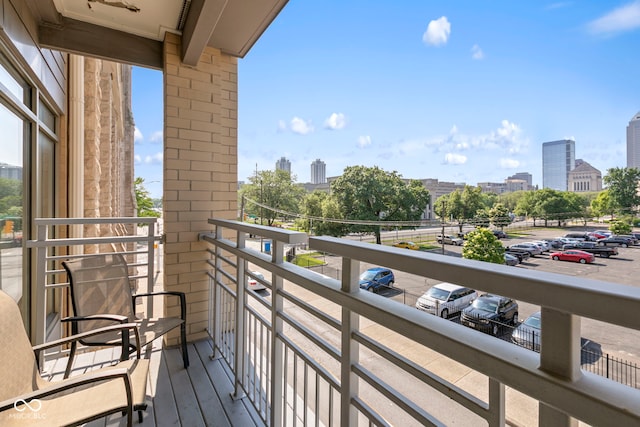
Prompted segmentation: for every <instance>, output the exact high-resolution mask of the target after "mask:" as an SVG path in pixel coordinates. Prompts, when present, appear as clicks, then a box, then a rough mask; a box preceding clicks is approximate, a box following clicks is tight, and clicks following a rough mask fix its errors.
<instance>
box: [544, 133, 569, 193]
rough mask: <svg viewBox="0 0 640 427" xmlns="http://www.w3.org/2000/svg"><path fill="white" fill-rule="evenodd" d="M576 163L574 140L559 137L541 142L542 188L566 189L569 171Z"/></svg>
mask: <svg viewBox="0 0 640 427" xmlns="http://www.w3.org/2000/svg"><path fill="white" fill-rule="evenodd" d="M575 164H576V142H575V141H573V140H571V139H561V140H559V141H550V142H545V143H543V144H542V188H551V189H553V190H559V191H567V185H568V180H569V171H570V170H571V169H573V168H574V167H575Z"/></svg>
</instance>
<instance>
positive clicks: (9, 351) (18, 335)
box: [0, 291, 44, 401]
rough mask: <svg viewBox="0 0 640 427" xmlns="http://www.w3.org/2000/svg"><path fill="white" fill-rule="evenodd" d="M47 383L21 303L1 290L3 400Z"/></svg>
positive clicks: (0, 381) (0, 389)
mask: <svg viewBox="0 0 640 427" xmlns="http://www.w3.org/2000/svg"><path fill="white" fill-rule="evenodd" d="M43 382H44V380H42V379H41V378H40V375H39V373H38V368H37V365H36V359H35V356H34V354H33V349H32V347H31V342H30V341H29V337H28V336H27V332H26V331H25V329H24V324H23V323H22V317H21V316H20V310H19V309H18V305H17V304H16V303H15V301H14V300H13V299H12V298H11V297H10V296H9V295H7V294H6V293H4V292H2V291H0V401H4V400H7V399H11V398H13V397H15V396H17V395H20V394H22V393H28V392H31V391H34V390H37V389H38V388H40V387H41V386H42V384H43Z"/></svg>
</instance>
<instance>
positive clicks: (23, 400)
mask: <svg viewBox="0 0 640 427" xmlns="http://www.w3.org/2000/svg"><path fill="white" fill-rule="evenodd" d="M114 329H118V330H134V331H135V329H136V326H135V325H134V324H131V323H125V324H119V325H114V326H109V327H106V328H103V329H101V330H98V331H90V332H86V333H84V334H81V335H80V336H70V337H67V338H63V339H60V340H56V341H52V342H49V343H46V344H42V345H38V346H35V347H32V346H31V342H30V341H29V337H28V336H27V333H26V331H25V328H24V325H23V323H22V318H21V316H20V310H19V309H18V305H17V304H16V303H15V302H14V301H13V299H12V298H11V297H10V296H9V295H7V294H6V293H4V292H2V291H0V342H1V345H0V425H2V426H3V427H6V426H14V425H16V426H26V425H32V424H43V425H45V424H46V425H51V426H54V425H55V426H62V425H78V424H82V423H86V422H89V421H92V420H96V419H99V418H102V417H105V416H107V415H110V414H117V413H125V414H126V416H127V425H128V426H131V424H132V420H133V412H134V411H138V417H139V421H140V422H142V410H144V409H146V407H147V406H146V404H145V397H146V386H147V376H148V371H149V361H148V360H144V359H139V358H138V359H132V360H127V361H125V362H119V363H118V364H117V365H114V366H108V367H105V368H100V369H97V370H93V371H91V372H89V373H86V374H82V375H77V376H74V377H72V378H69V379H64V380H61V381H51V382H49V381H45V380H44V379H43V378H42V377H41V376H40V372H39V369H38V364H37V360H38V358H39V355H40V352H42V351H43V350H45V349H48V348H52V347H58V346H60V345H64V344H67V343H69V342H72V341H73V340H77V339H79V338H80V337H82V338H87V337H89V336H91V335H93V334H96V333H97V334H100V333H105V332H108V331H110V330H114ZM134 335H137V334H134ZM128 338H129V334H123V340H124V341H125V343H124V344H123V345H128ZM72 363H73V360H72V358H71V357H69V360H68V363H67V364H68V365H70V364H72Z"/></svg>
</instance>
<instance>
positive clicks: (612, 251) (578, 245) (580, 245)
mask: <svg viewBox="0 0 640 427" xmlns="http://www.w3.org/2000/svg"><path fill="white" fill-rule="evenodd" d="M566 249H580V250H581V251H585V252H589V253H592V254H594V255H598V256H600V257H602V258H609V257H610V256H613V255H618V248H616V247H610V246H599V245H598V244H597V243H594V242H575V243H569V244H566V245H564V246H562V250H566Z"/></svg>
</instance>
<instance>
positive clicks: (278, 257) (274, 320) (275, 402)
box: [260, 240, 286, 426]
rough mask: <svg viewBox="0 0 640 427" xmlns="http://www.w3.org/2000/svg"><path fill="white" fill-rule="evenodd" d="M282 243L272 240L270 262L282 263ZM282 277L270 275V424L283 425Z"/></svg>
mask: <svg viewBox="0 0 640 427" xmlns="http://www.w3.org/2000/svg"><path fill="white" fill-rule="evenodd" d="M260 250H262V248H260ZM283 253H284V244H283V243H282V242H280V241H278V240H272V248H271V262H272V263H274V264H282V261H283ZM282 288H283V280H282V277H280V276H278V275H276V274H275V273H272V275H271V328H272V331H271V417H270V425H271V426H282V425H284V424H283V423H284V413H285V412H284V411H285V408H284V405H285V404H286V402H285V401H284V399H283V395H284V387H285V378H284V343H283V342H282V341H281V340H280V339H278V337H279V336H280V334H282V333H283V321H282V318H280V316H278V313H281V312H282V311H283V310H284V298H283V297H282V293H281V292H282Z"/></svg>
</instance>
